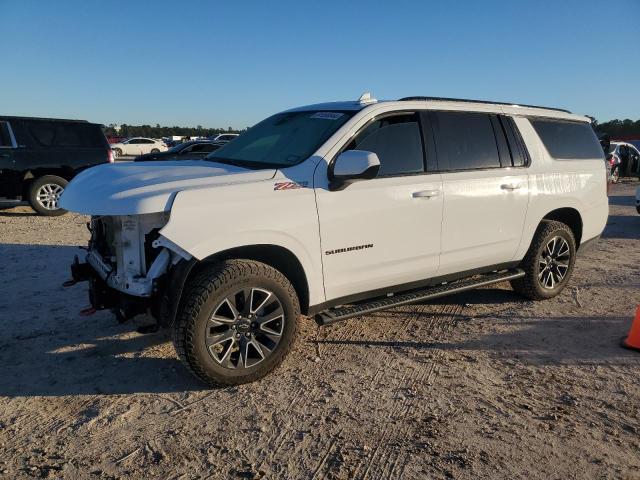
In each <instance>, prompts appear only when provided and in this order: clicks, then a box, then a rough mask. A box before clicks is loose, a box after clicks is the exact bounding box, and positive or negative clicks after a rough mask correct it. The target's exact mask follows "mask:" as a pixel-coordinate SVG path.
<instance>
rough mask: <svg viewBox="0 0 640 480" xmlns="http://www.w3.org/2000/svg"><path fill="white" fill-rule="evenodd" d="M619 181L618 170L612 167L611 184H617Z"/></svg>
mask: <svg viewBox="0 0 640 480" xmlns="http://www.w3.org/2000/svg"><path fill="white" fill-rule="evenodd" d="M619 181H620V168H619V167H613V170H612V171H611V182H612V183H618V182H619Z"/></svg>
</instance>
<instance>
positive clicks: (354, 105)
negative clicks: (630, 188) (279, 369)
mask: <svg viewBox="0 0 640 480" xmlns="http://www.w3.org/2000/svg"><path fill="white" fill-rule="evenodd" d="M205 160H206V161H193V162H189V161H180V162H163V163H162V164H154V165H148V164H140V163H127V164H107V165H101V166H98V167H94V168H91V169H89V170H87V171H85V172H83V173H81V174H80V175H78V176H77V177H76V178H75V179H74V180H73V181H72V182H71V183H70V184H69V185H68V187H67V188H66V190H65V192H64V194H63V196H62V198H61V201H60V203H61V206H62V208H64V209H66V210H70V211H75V212H80V213H84V214H88V215H92V216H93V217H92V220H91V232H92V235H91V241H90V243H89V251H88V254H87V255H86V259H85V261H84V263H80V262H78V260H77V259H76V262H75V263H74V265H73V266H72V275H73V279H74V280H75V281H80V280H89V281H90V299H91V303H92V305H93V307H94V308H95V309H104V308H111V309H113V311H114V312H115V313H116V315H117V317H118V318H119V319H120V320H126V319H127V318H130V317H132V316H133V315H136V314H139V313H144V312H150V313H151V315H152V316H153V317H154V318H155V319H156V320H157V322H158V324H159V325H162V326H170V327H172V328H173V332H174V343H175V347H176V350H177V352H178V355H179V356H180V358H181V360H182V361H183V362H184V364H185V365H186V366H187V367H188V368H189V369H190V370H191V372H193V373H194V374H195V375H196V376H198V377H199V378H200V379H202V380H203V381H205V382H207V383H209V384H238V383H243V382H247V381H252V380H255V379H258V378H260V377H262V376H264V375H265V374H266V373H267V372H269V371H270V370H272V369H273V368H274V367H275V366H276V365H277V364H279V363H280V362H281V361H282V359H283V357H284V356H285V355H286V353H287V352H288V351H289V349H290V348H291V345H292V341H293V339H294V336H295V332H296V323H297V321H298V317H299V315H300V314H304V315H307V316H315V318H316V320H317V321H318V322H319V323H320V324H327V323H331V322H335V321H338V320H343V319H347V318H351V317H354V316H366V314H368V313H370V312H373V311H377V310H383V309H387V308H392V307H395V306H398V305H404V304H409V303H415V302H419V301H423V300H426V299H431V298H436V297H439V296H442V295H446V294H449V293H455V292H460V291H463V290H467V289H470V288H475V287H478V286H482V285H488V284H491V283H497V282H502V281H510V282H511V285H512V286H513V289H514V290H515V291H516V292H518V293H520V294H522V295H524V296H525V297H528V298H530V299H545V298H550V297H553V296H555V295H557V294H558V293H560V291H562V289H563V288H564V287H565V286H566V285H567V282H568V281H569V278H570V277H571V273H572V270H573V266H574V262H575V258H576V253H577V251H579V250H582V249H583V248H584V247H585V246H586V244H587V243H589V242H591V241H592V240H594V239H596V238H597V237H598V236H599V235H600V233H601V232H602V230H603V228H604V226H605V223H606V220H607V215H608V200H607V194H606V183H607V179H606V170H605V161H604V156H603V151H602V149H601V147H600V145H599V143H598V140H597V138H596V136H595V134H594V132H593V129H592V127H591V124H590V121H589V119H588V118H587V117H583V116H578V115H573V114H571V113H569V112H567V111H564V110H557V109H550V108H540V107H530V106H521V105H510V104H501V103H491V102H476V101H465V100H452V99H442V98H428V97H411V98H404V99H401V100H398V101H384V102H378V101H376V100H374V99H371V98H370V96H368V95H363V96H362V97H361V99H360V100H359V101H351V102H336V103H325V104H319V105H311V106H306V107H300V108H296V109H292V110H288V111H285V112H282V113H278V114H276V115H274V116H272V117H269V118H267V119H266V120H264V121H262V122H260V123H259V124H257V125H256V126H254V127H253V128H251V129H249V130H248V131H247V132H246V133H243V134H242V136H240V137H238V138H237V139H236V140H234V141H233V142H230V143H229V144H227V145H225V146H224V147H222V148H220V149H219V150H217V151H215V152H214V153H212V154H210V155H209V156H208V157H206V158H205ZM69 283H73V281H72V282H69Z"/></svg>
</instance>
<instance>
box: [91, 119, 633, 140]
mask: <svg viewBox="0 0 640 480" xmlns="http://www.w3.org/2000/svg"><path fill="white" fill-rule="evenodd" d="M593 126H594V128H595V130H596V131H597V132H598V133H599V134H605V133H606V134H608V135H609V136H610V137H611V138H616V137H633V136H635V137H638V138H640V120H636V121H633V120H629V119H628V118H627V119H625V120H618V119H615V120H609V121H608V122H603V123H599V122H598V121H597V120H595V119H594V121H593ZM104 133H105V135H108V136H121V137H150V138H162V137H169V136H171V135H180V136H184V137H187V136H188V137H210V136H212V135H218V134H220V133H240V130H236V129H234V128H231V127H228V128H226V129H224V128H204V127H202V125H198V126H197V127H177V126H175V127H161V126H160V125H159V124H156V126H155V127H154V126H152V125H127V124H122V125H120V129H119V130H116V125H114V124H111V125H107V126H105V127H104Z"/></svg>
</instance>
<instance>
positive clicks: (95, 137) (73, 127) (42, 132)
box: [21, 120, 106, 148]
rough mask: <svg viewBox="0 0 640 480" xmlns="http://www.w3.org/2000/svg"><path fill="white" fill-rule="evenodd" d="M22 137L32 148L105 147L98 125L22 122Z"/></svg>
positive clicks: (39, 121)
mask: <svg viewBox="0 0 640 480" xmlns="http://www.w3.org/2000/svg"><path fill="white" fill-rule="evenodd" d="M21 123H22V128H21V137H24V143H25V144H27V145H28V146H31V147H78V148H89V147H94V148H95V147H100V148H102V147H105V142H106V140H105V138H104V135H103V133H102V130H101V129H100V127H99V126H98V125H94V124H90V123H65V122H50V121H43V120H37V121H22V122H21Z"/></svg>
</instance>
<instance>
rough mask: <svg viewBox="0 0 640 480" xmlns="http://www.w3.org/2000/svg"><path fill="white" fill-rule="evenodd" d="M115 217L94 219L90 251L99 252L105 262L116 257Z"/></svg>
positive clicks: (92, 221)
mask: <svg viewBox="0 0 640 480" xmlns="http://www.w3.org/2000/svg"><path fill="white" fill-rule="evenodd" d="M113 221H114V218H113V217H92V218H91V223H90V228H89V230H90V231H91V240H90V241H89V250H95V251H97V252H98V253H99V254H100V255H101V256H102V258H103V259H104V260H108V261H110V260H112V259H113V258H114V257H115V255H116V252H115V242H114V241H115V228H114V225H113Z"/></svg>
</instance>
